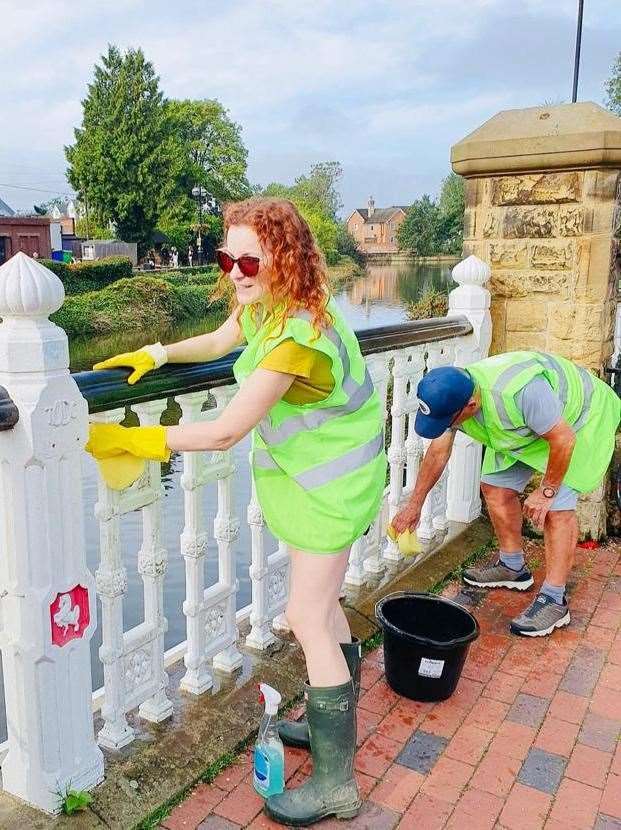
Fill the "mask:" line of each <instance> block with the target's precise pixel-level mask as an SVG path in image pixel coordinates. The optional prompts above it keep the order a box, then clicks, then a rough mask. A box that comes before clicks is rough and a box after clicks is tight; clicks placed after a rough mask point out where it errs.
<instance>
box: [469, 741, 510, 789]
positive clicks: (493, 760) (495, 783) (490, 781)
mask: <svg viewBox="0 0 621 830" xmlns="http://www.w3.org/2000/svg"><path fill="white" fill-rule="evenodd" d="M521 766H522V763H521V761H518V760H517V759H515V758H509V757H508V756H507V755H500V754H499V753H497V752H488V753H487V755H486V756H485V758H483V760H482V761H481V763H480V764H479V766H478V767H477V769H476V772H475V773H474V775H473V776H472V779H471V781H470V785H471V786H472V787H474V788H475V789H477V790H484V791H485V792H488V793H491V794H492V795H497V796H500V797H502V798H506V796H507V795H508V794H509V791H510V790H511V787H512V786H513V783H514V781H515V779H516V777H517V774H518V772H519V771H520V767H521Z"/></svg>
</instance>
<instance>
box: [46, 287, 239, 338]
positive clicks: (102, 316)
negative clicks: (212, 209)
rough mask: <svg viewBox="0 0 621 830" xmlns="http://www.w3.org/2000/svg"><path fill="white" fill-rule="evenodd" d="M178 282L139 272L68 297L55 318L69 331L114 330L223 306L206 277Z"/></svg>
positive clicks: (154, 325)
mask: <svg viewBox="0 0 621 830" xmlns="http://www.w3.org/2000/svg"><path fill="white" fill-rule="evenodd" d="M194 280H195V281H194V282H191V283H190V282H187V283H186V284H177V283H176V282H172V281H170V280H166V279H162V278H161V277H151V276H144V277H143V276H135V277H131V278H130V279H122V280H118V281H117V282H115V283H114V284H113V285H110V286H108V287H106V288H102V289H100V290H99V291H90V292H86V293H83V294H78V295H74V296H70V297H67V299H66V300H65V303H64V305H63V306H62V308H61V309H59V310H58V311H57V312H56V313H55V314H54V315H52V318H51V319H52V320H53V321H54V322H55V323H57V324H58V325H59V326H61V327H62V328H63V329H64V330H65V331H66V332H67V334H69V335H73V336H75V335H95V334H97V335H99V334H110V333H112V332H115V331H120V330H123V329H133V330H137V329H145V330H149V329H151V328H157V327H158V326H168V325H172V324H173V323H178V322H180V321H182V320H185V319H189V318H193V317H200V316H203V315H204V314H206V313H208V312H209V311H214V310H218V309H220V308H222V307H223V304H222V303H221V302H216V303H212V302H211V291H210V288H211V285H213V282H209V281H207V280H206V279H205V277H204V276H203V277H200V276H197V277H195V278H194Z"/></svg>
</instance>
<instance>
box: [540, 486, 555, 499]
mask: <svg viewBox="0 0 621 830" xmlns="http://www.w3.org/2000/svg"><path fill="white" fill-rule="evenodd" d="M541 493H542V494H543V496H544V497H545V498H546V499H553V498H554V497H555V496H556V494H557V493H558V487H551V486H550V485H549V484H543V485H542V486H541Z"/></svg>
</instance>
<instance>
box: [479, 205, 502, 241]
mask: <svg viewBox="0 0 621 830" xmlns="http://www.w3.org/2000/svg"><path fill="white" fill-rule="evenodd" d="M501 222H502V210H494V208H489V209H488V211H487V212H486V213H485V218H484V220H483V236H484V237H486V239H498V237H499V236H500V228H501Z"/></svg>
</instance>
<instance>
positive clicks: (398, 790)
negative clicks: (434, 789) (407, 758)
mask: <svg viewBox="0 0 621 830" xmlns="http://www.w3.org/2000/svg"><path fill="white" fill-rule="evenodd" d="M424 780H425V776H424V775H421V773H420V772H414V770H412V769H408V768H407V767H403V766H401V765H400V764H393V765H392V766H391V767H389V769H388V771H387V772H386V775H385V776H384V778H383V779H382V780H381V781H380V782H379V783H378V785H377V786H376V787H375V789H374V790H373V791H372V792H371V795H370V798H371V800H372V801H376V802H377V803H378V804H381V805H383V806H384V807H388V809H389V810H395V811H396V812H398V813H404V812H405V811H406V810H407V808H408V807H409V806H410V804H411V803H412V801H413V800H414V796H415V795H416V794H417V793H418V791H419V790H420V788H421V785H422V783H423V781H424Z"/></svg>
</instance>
